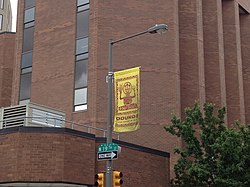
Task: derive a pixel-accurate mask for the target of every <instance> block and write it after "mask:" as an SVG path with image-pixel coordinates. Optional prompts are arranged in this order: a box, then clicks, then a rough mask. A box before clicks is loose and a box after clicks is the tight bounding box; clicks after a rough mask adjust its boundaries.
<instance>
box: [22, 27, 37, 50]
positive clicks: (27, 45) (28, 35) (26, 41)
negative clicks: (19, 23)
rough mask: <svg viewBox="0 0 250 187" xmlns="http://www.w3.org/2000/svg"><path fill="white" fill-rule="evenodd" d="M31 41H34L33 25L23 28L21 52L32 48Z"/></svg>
mask: <svg viewBox="0 0 250 187" xmlns="http://www.w3.org/2000/svg"><path fill="white" fill-rule="evenodd" d="M33 41H34V27H30V28H27V29H24V34H23V52H27V51H31V50H32V49H33Z"/></svg>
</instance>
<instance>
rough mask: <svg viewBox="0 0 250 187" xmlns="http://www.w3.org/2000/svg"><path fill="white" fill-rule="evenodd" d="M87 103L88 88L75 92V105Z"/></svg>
mask: <svg viewBox="0 0 250 187" xmlns="http://www.w3.org/2000/svg"><path fill="white" fill-rule="evenodd" d="M86 103H87V88H82V89H78V90H75V100H74V105H82V104H86Z"/></svg>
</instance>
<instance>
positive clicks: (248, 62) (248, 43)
mask: <svg viewBox="0 0 250 187" xmlns="http://www.w3.org/2000/svg"><path fill="white" fill-rule="evenodd" d="M249 25H250V15H247V14H245V15H241V16H240V28H241V50H242V67H243V83H244V98H245V114H246V115H245V117H246V123H247V124H249V123H250V53H249V51H250V27H249Z"/></svg>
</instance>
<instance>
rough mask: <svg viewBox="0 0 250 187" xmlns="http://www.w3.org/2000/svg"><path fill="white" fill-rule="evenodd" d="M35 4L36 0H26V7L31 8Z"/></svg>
mask: <svg viewBox="0 0 250 187" xmlns="http://www.w3.org/2000/svg"><path fill="white" fill-rule="evenodd" d="M34 6H35V0H25V4H24V9H29V8H32V7H34Z"/></svg>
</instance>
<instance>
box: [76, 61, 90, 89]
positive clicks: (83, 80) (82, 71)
mask: <svg viewBox="0 0 250 187" xmlns="http://www.w3.org/2000/svg"><path fill="white" fill-rule="evenodd" d="M87 78H88V59H85V60H80V61H77V62H76V70H75V88H82V87H87V85H88V81H87V80H88V79H87Z"/></svg>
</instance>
